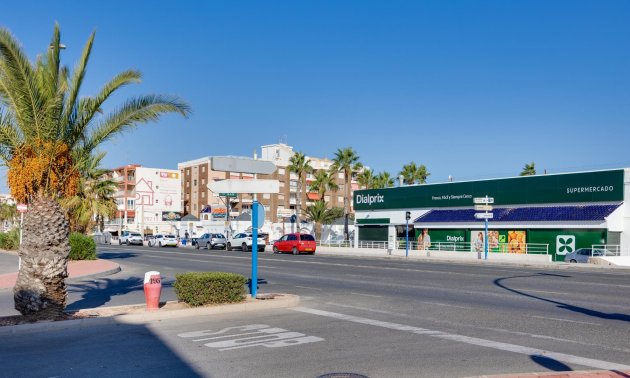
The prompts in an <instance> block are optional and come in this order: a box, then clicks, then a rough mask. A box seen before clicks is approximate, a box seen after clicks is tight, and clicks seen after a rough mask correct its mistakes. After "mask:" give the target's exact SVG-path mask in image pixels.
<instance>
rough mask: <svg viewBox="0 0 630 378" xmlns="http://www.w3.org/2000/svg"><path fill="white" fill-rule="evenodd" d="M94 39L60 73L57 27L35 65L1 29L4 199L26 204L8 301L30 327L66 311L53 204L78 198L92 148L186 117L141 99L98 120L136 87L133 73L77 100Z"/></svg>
mask: <svg viewBox="0 0 630 378" xmlns="http://www.w3.org/2000/svg"><path fill="white" fill-rule="evenodd" d="M94 36H95V34H94V33H92V34H91V35H90V37H89V38H88V41H87V43H86V45H85V47H84V49H83V51H82V54H81V57H80V58H79V61H78V63H77V65H76V66H75V68H74V71H71V70H70V69H69V68H67V67H65V66H62V65H61V61H60V49H59V48H60V45H61V43H60V41H61V37H60V32H59V26H58V25H55V28H54V31H53V37H52V41H51V44H50V47H49V48H47V51H46V54H45V55H43V57H39V58H38V59H37V61H36V62H35V63H32V62H31V61H29V60H28V58H27V55H26V52H25V51H24V50H23V49H22V47H21V46H20V44H19V42H18V41H17V39H16V38H15V37H14V36H13V35H11V33H10V32H9V31H8V30H6V29H4V28H0V160H2V161H3V162H4V163H5V164H6V165H7V167H8V172H7V178H8V184H9V187H10V189H11V194H12V195H13V197H14V198H15V199H16V200H17V201H19V202H27V203H28V204H29V211H28V212H27V213H26V214H25V215H24V224H23V241H22V245H21V246H20V252H19V253H20V257H21V261H22V264H21V267H20V271H19V273H18V277H17V282H16V285H15V287H14V289H13V293H14V301H15V309H16V310H18V311H20V312H21V313H22V315H25V316H27V317H30V318H33V319H37V318H49V317H52V318H54V317H57V316H59V315H61V313H62V311H63V309H64V307H65V304H66V287H65V283H64V279H65V277H66V276H67V258H68V254H69V251H70V246H69V242H68V232H69V228H68V220H67V218H66V214H65V212H64V211H63V209H62V208H61V206H60V204H59V202H58V200H59V199H62V198H65V197H71V196H74V195H75V194H76V193H77V192H78V188H79V184H80V181H81V180H80V179H81V173H80V168H81V167H84V166H85V165H84V164H86V161H88V160H89V157H90V156H91V155H92V153H93V152H94V151H95V150H96V148H97V147H98V146H100V145H101V144H102V143H104V142H106V141H108V140H110V139H111V138H112V137H114V136H116V135H119V134H120V133H122V132H125V131H128V130H130V129H132V128H133V127H134V126H136V125H138V124H139V123H146V122H149V121H155V120H157V119H159V118H160V116H161V115H162V114H164V113H179V114H181V115H183V116H187V115H188V114H189V112H190V109H189V107H188V105H187V104H186V103H184V102H183V101H181V100H179V99H178V98H176V97H166V96H161V95H146V96H140V97H135V98H130V99H128V100H126V101H124V102H123V104H122V106H120V107H119V108H117V109H114V110H112V111H111V112H109V113H105V112H104V104H105V102H106V101H107V100H108V99H109V98H110V97H111V96H112V95H113V94H114V93H116V92H117V91H118V90H119V89H120V88H122V87H124V86H126V85H129V84H133V83H138V82H140V79H141V74H140V72H138V71H135V70H128V71H123V72H121V73H120V74H118V75H116V76H115V77H114V78H113V79H112V80H111V81H109V82H107V83H106V84H105V85H104V86H103V88H102V89H101V90H100V91H99V92H98V93H97V94H96V95H95V96H92V97H83V98H81V97H79V93H80V90H81V85H82V83H83V80H84V78H85V73H86V67H87V63H88V61H89V58H90V54H91V51H92V45H93V42H94ZM108 109H111V108H110V107H108Z"/></svg>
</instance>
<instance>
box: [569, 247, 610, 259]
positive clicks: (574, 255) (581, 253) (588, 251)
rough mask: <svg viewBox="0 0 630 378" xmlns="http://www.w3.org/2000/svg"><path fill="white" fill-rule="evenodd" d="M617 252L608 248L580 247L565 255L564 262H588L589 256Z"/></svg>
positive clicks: (608, 254) (607, 254)
mask: <svg viewBox="0 0 630 378" xmlns="http://www.w3.org/2000/svg"><path fill="white" fill-rule="evenodd" d="M614 255H615V254H614V253H613V252H611V251H608V250H606V249H593V248H580V249H577V250H575V251H573V252H571V253H567V254H566V255H565V256H564V262H569V263H588V258H589V257H600V256H614Z"/></svg>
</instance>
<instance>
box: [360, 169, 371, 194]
mask: <svg viewBox="0 0 630 378" xmlns="http://www.w3.org/2000/svg"><path fill="white" fill-rule="evenodd" d="M374 179H375V177H374V171H373V170H372V169H364V170H362V171H361V172H360V173H359V174H358V175H357V182H358V183H359V186H360V187H362V188H364V189H374Z"/></svg>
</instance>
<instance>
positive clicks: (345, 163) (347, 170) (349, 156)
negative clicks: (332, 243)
mask: <svg viewBox="0 0 630 378" xmlns="http://www.w3.org/2000/svg"><path fill="white" fill-rule="evenodd" d="M361 168H363V165H362V164H361V163H360V162H359V155H357V153H356V152H355V151H354V150H353V149H352V147H346V148H344V149H341V148H338V149H337V152H335V157H334V158H333V164H332V165H331V167H330V170H331V171H332V172H335V173H336V172H342V173H343V179H344V183H345V184H344V188H345V190H346V193H345V195H344V197H343V212H344V218H345V220H344V226H343V234H344V239H345V240H349V239H350V233H349V232H348V217H349V214H350V201H352V199H351V189H352V188H351V187H350V183H351V180H352V175H353V174H354V173H355V172H358V171H359V170H360V169H361Z"/></svg>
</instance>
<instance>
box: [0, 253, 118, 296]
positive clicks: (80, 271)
mask: <svg viewBox="0 0 630 378" xmlns="http://www.w3.org/2000/svg"><path fill="white" fill-rule="evenodd" d="M15 268H16V269H17V266H16V267H15ZM118 272H120V265H118V264H116V263H114V262H111V261H109V260H89V261H87V260H86V261H68V278H87V277H92V276H97V275H98V276H100V275H110V274H114V273H118ZM17 275H18V273H17V271H16V272H13V273H7V274H0V290H2V289H9V288H12V287H13V286H15V281H16V280H17Z"/></svg>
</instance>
